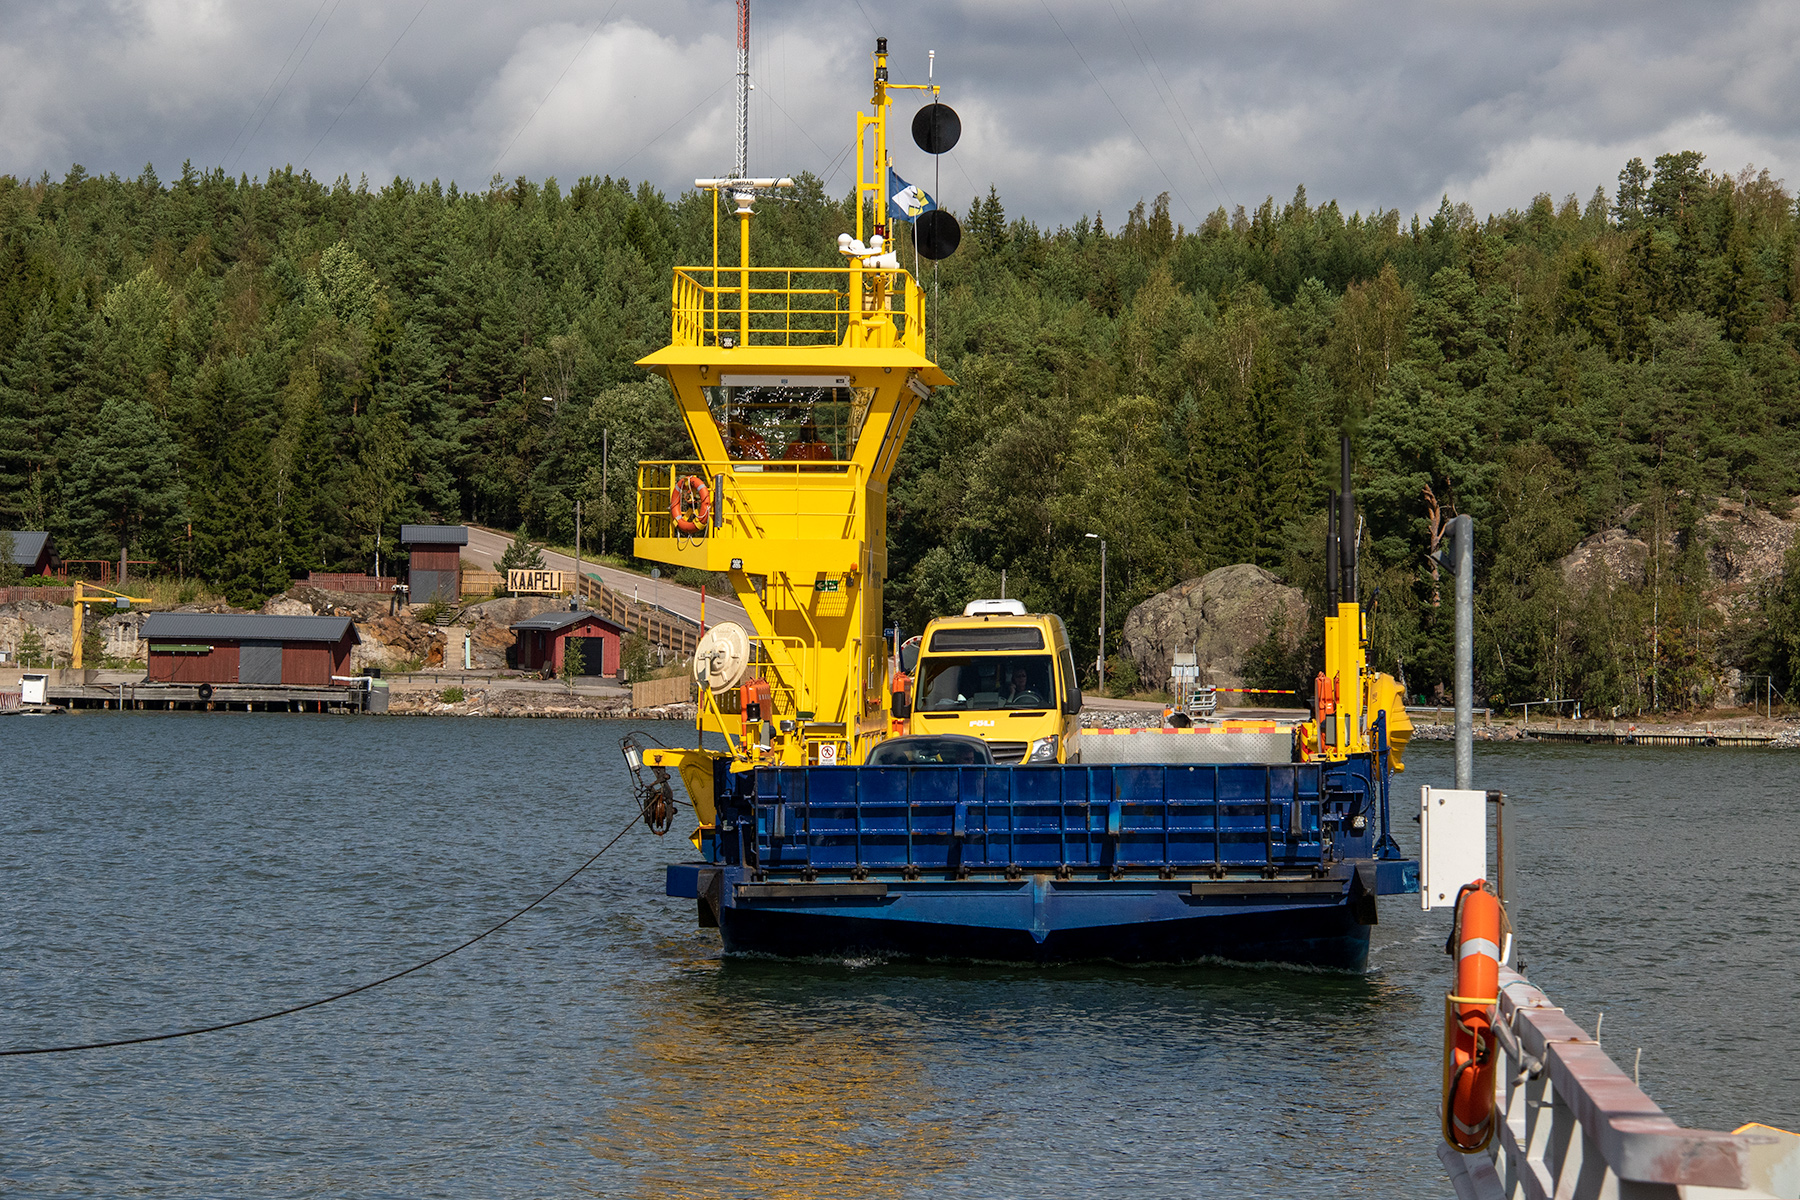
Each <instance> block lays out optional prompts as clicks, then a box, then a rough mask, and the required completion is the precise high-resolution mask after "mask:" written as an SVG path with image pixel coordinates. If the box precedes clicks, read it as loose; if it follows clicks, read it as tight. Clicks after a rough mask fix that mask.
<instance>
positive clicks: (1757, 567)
mask: <svg viewBox="0 0 1800 1200" xmlns="http://www.w3.org/2000/svg"><path fill="white" fill-rule="evenodd" d="M1705 526H1706V532H1707V541H1706V565H1707V567H1708V569H1710V570H1711V572H1712V576H1713V578H1714V579H1716V580H1718V581H1719V583H1720V585H1721V592H1720V594H1719V595H1718V596H1717V597H1716V598H1715V603H1718V604H1720V605H1721V606H1729V605H1733V604H1736V603H1740V602H1742V601H1745V600H1748V599H1752V598H1753V593H1754V592H1755V591H1756V588H1757V585H1759V584H1761V583H1763V582H1764V581H1765V580H1769V579H1773V578H1775V577H1776V576H1778V575H1780V574H1781V570H1782V567H1783V566H1784V565H1785V564H1786V562H1787V553H1788V550H1789V549H1790V548H1791V547H1792V546H1793V544H1794V537H1795V532H1796V530H1800V517H1789V518H1786V519H1783V518H1781V517H1778V516H1776V515H1775V514H1774V513H1771V512H1769V511H1768V510H1767V509H1762V508H1748V507H1746V506H1745V505H1742V504H1739V503H1738V502H1737V501H1735V500H1719V501H1716V502H1715V503H1714V505H1713V511H1712V513H1711V514H1710V515H1709V516H1708V517H1707V518H1706V519H1705Z"/></svg>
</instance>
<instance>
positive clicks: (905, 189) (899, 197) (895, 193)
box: [888, 167, 937, 224]
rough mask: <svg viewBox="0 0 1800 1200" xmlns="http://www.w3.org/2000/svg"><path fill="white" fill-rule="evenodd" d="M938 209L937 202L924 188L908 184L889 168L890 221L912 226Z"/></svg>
mask: <svg viewBox="0 0 1800 1200" xmlns="http://www.w3.org/2000/svg"><path fill="white" fill-rule="evenodd" d="M936 207H937V201H936V200H933V199H932V198H931V196H930V194H929V193H927V192H926V191H925V189H924V188H922V187H919V186H918V185H917V184H911V183H908V182H906V180H904V179H902V178H900V175H899V173H898V172H896V171H895V170H894V169H893V168H892V167H889V168H888V219H889V220H892V221H906V222H908V223H909V224H910V223H911V222H913V221H916V220H918V219H919V218H920V217H922V216H924V215H925V214H926V213H928V212H931V211H932V210H933V209H935V208H936Z"/></svg>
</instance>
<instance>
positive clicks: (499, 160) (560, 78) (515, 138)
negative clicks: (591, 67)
mask: <svg viewBox="0 0 1800 1200" xmlns="http://www.w3.org/2000/svg"><path fill="white" fill-rule="evenodd" d="M618 7H619V0H613V5H612V7H611V8H609V9H607V10H606V12H605V13H603V14H601V17H600V19H599V20H598V21H595V22H594V25H593V28H591V29H589V30H588V35H587V37H585V38H583V39H582V42H581V46H580V48H579V49H577V50H576V51H575V53H574V54H572V55H570V56H569V61H568V62H567V63H566V64H564V66H563V69H562V75H558V76H557V77H556V82H555V83H553V84H551V85H550V90H549V91H547V92H545V93H544V98H543V99H542V100H539V101H538V103H537V107H536V108H534V109H532V110H531V115H530V116H529V117H526V118H525V124H523V125H521V126H519V128H518V131H517V132H516V133H514V134H513V135H512V138H511V140H510V141H508V142H507V143H506V149H504V150H502V151H500V156H499V157H498V158H496V159H495V160H494V165H493V166H491V167H489V168H488V177H489V178H492V177H493V175H494V173H495V172H497V171H499V169H500V164H501V163H503V162H505V161H506V156H507V155H508V154H511V153H512V148H513V145H514V143H516V142H517V141H518V140H519V139H520V138H521V137H522V136H524V134H525V131H526V130H527V129H528V128H530V127H531V123H532V122H533V121H535V120H537V115H538V114H539V113H541V112H543V111H544V105H546V104H548V103H550V97H552V96H554V95H556V89H557V88H559V87H561V86H562V81H563V77H564V76H566V75H567V74H568V73H569V71H570V69H571V68H572V67H574V65H575V63H576V60H578V59H579V58H580V57H581V56H582V55H583V54H585V53H586V52H587V48H588V43H589V42H591V41H593V40H594V35H595V34H596V33H599V32H600V27H601V26H602V25H604V24H606V22H607V20H608V19H609V18H610V17H611V16H612V15H613V13H614V12H615V11H617V10H618Z"/></svg>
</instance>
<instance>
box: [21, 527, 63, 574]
mask: <svg viewBox="0 0 1800 1200" xmlns="http://www.w3.org/2000/svg"><path fill="white" fill-rule="evenodd" d="M12 539H13V550H12V565H13V566H15V567H17V568H19V572H20V574H23V575H49V574H52V573H54V572H55V570H56V564H57V561H58V560H57V557H56V539H55V538H52V537H51V536H50V535H49V534H47V533H45V532H44V531H43V530H41V529H15V530H13V531H12Z"/></svg>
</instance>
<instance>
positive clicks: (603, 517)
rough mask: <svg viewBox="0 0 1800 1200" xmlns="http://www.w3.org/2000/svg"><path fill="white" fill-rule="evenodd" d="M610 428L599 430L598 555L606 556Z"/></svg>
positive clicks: (609, 498)
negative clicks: (607, 470)
mask: <svg viewBox="0 0 1800 1200" xmlns="http://www.w3.org/2000/svg"><path fill="white" fill-rule="evenodd" d="M611 439H612V430H610V429H602V430H601V431H600V557H601V558H605V557H606V527H607V526H608V525H609V524H611V523H612V492H611V490H609V489H608V487H607V478H606V468H607V460H608V456H609V453H610V451H611V450H612V445H611Z"/></svg>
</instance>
